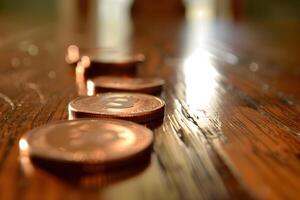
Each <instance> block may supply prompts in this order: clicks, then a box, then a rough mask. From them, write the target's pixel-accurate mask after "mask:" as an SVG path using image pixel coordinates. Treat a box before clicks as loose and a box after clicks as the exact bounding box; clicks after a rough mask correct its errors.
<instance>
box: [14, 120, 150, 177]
mask: <svg viewBox="0 0 300 200" xmlns="http://www.w3.org/2000/svg"><path fill="white" fill-rule="evenodd" d="M152 141H153V134H152V131H151V130H149V129H147V128H145V127H143V126H141V125H138V124H135V123H132V122H128V121H122V120H113V119H81V120H70V121H61V122H56V123H50V124H48V125H45V126H41V127H39V128H36V129H34V130H32V131H29V132H28V133H26V134H25V135H24V136H23V137H22V139H21V140H20V142H19V147H20V150H21V155H26V156H29V157H30V158H32V159H36V160H39V161H40V162H41V163H43V162H44V163H48V166H49V165H51V167H53V168H55V167H57V168H58V169H61V170H64V169H70V170H71V171H72V170H74V171H83V172H93V171H98V170H101V169H110V168H116V167H118V166H125V165H130V164H134V163H135V162H139V160H140V159H142V158H143V159H144V158H147V157H148V159H149V156H150V153H151V148H152Z"/></svg>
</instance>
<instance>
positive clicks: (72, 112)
mask: <svg viewBox="0 0 300 200" xmlns="http://www.w3.org/2000/svg"><path fill="white" fill-rule="evenodd" d="M104 94H106V95H107V94H127V95H128V94H129V95H142V96H148V97H151V98H155V99H156V100H158V101H159V102H160V103H161V105H160V106H159V107H158V108H156V109H153V110H150V111H147V112H141V113H133V114H126V113H125V114H113V113H112V114H107V113H99V112H86V111H82V110H79V109H76V108H74V107H72V103H74V102H75V101H76V100H78V99H80V98H91V97H96V96H100V95H95V96H80V97H77V98H75V99H73V100H72V101H71V102H70V103H69V104H68V111H69V115H72V117H75V118H77V117H76V115H80V114H81V115H87V116H93V117H97V116H98V118H110V119H111V118H114V119H124V118H128V120H130V119H132V121H135V120H136V121H135V122H138V123H142V122H147V121H152V120H155V119H157V118H159V117H160V116H161V117H163V116H164V112H165V106H166V104H165V101H164V100H163V99H161V98H158V97H156V96H153V95H148V94H143V93H129V92H107V93H103V94H101V95H104ZM153 115H155V116H157V117H154V118H153V117H151V116H153ZM89 118H90V117H89ZM136 118H138V119H139V118H143V119H144V118H149V120H143V119H141V120H138V119H136Z"/></svg>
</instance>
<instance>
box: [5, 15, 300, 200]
mask: <svg viewBox="0 0 300 200" xmlns="http://www.w3.org/2000/svg"><path fill="white" fill-rule="evenodd" d="M62 13H63V12H61V13H60V14H62ZM136 15H137V16H134V18H133V21H130V17H128V18H127V21H126V20H125V22H126V23H127V24H126V23H125V22H124V21H122V23H120V22H119V23H118V20H116V21H114V23H115V24H114V23H112V26H113V27H110V31H111V30H115V32H114V34H116V36H115V37H114V35H113V36H109V34H108V35H107V34H106V33H107V32H105V30H103V28H102V27H103V26H107V24H105V23H104V24H102V25H101V26H100V28H99V26H93V23H86V21H88V20H90V19H91V18H92V17H95V16H92V17H91V16H90V15H84V14H81V15H79V17H78V18H76V19H77V20H78V19H79V20H78V21H76V19H74V18H68V17H65V16H64V15H63V14H62V15H61V16H60V17H56V18H53V19H49V20H48V19H46V20H44V21H43V20H42V19H38V18H36V19H30V20H29V19H20V18H18V19H17V20H16V18H15V17H14V16H10V15H9V14H8V15H1V17H0V24H1V33H0V36H1V37H0V80H1V81H0V199H3V200H4V199H5V200H6V199H299V198H300V145H299V144H300V141H299V138H300V123H299V122H300V106H299V103H300V87H299V86H300V68H299V64H300V60H299V52H300V45H299V44H300V39H299V31H300V25H299V23H297V22H295V21H288V20H287V21H260V22H256V23H250V22H248V21H242V22H235V21H218V20H214V19H209V18H203V19H198V20H195V19H194V18H192V17H191V18H189V19H186V18H183V17H182V16H180V15H178V16H172V17H165V18H159V17H157V18H152V17H148V18H147V17H142V16H138V15H139V13H137V14H136ZM46 22H47V23H46ZM126 27H127V29H124V28H126ZM128 27H129V28H128ZM130 27H131V28H130ZM101 28H102V29H101ZM2 30H3V31H2ZM97 31H100V33H101V34H100V35H101V37H99V35H98V36H97V33H98V32H97ZM110 34H112V33H111V32H110ZM99 38H100V39H99ZM110 40H112V43H113V44H115V43H118V42H119V43H120V46H121V47H120V48H124V49H126V50H128V51H131V52H143V53H144V54H145V55H146V58H147V59H146V62H145V64H144V65H143V66H141V67H140V69H139V75H140V76H159V77H162V78H164V79H165V81H166V84H165V88H164V91H163V93H162V94H161V98H163V99H164V100H165V101H166V105H167V106H166V113H165V117H164V122H163V124H162V125H161V126H159V127H157V128H155V129H154V133H155V141H154V150H153V153H152V158H151V162H150V164H149V165H147V166H146V167H145V168H144V169H143V170H141V171H139V172H138V173H134V174H133V175H130V176H125V177H123V176H120V177H118V178H117V179H116V180H115V179H114V180H113V181H110V180H109V178H105V177H104V178H103V177H101V176H97V175H96V176H94V177H89V178H87V179H84V180H83V181H82V182H80V184H78V183H77V184H74V183H71V182H69V181H66V180H65V179H64V178H62V177H59V176H56V175H54V174H52V173H51V172H49V171H47V170H45V169H43V168H40V167H36V166H34V165H31V164H30V162H28V160H23V159H21V157H19V149H18V141H19V139H20V137H21V136H22V135H23V134H24V133H25V132H26V131H28V130H31V129H33V128H34V127H38V126H40V125H43V124H46V123H48V122H50V121H57V120H60V119H66V118H67V116H68V114H67V104H68V102H69V101H70V100H72V99H74V98H75V97H76V96H78V95H79V93H78V86H77V84H76V77H75V74H74V70H73V69H72V67H70V66H68V65H67V64H66V63H65V60H64V56H65V53H66V48H67V46H68V45H70V44H74V43H75V44H79V45H82V44H84V45H86V46H88V47H90V46H92V45H91V44H93V45H94V46H97V45H98V46H101V45H102V46H103V44H104V45H105V44H106V43H107V44H108V45H110V44H109V41H110ZM120 41H121V42H120ZM95 44H96V45H95Z"/></svg>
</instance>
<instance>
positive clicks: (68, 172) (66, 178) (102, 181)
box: [30, 155, 151, 188]
mask: <svg viewBox="0 0 300 200" xmlns="http://www.w3.org/2000/svg"><path fill="white" fill-rule="evenodd" d="M30 160H31V162H32V164H33V165H34V166H35V167H38V168H39V169H41V170H43V171H46V172H47V173H50V174H51V175H53V176H55V177H56V178H58V179H59V180H61V181H62V182H64V183H66V184H67V185H71V186H75V187H85V188H93V187H97V188H99V187H100V188H101V187H106V186H108V185H111V184H113V183H117V182H121V181H124V180H126V179H129V178H132V177H135V176H137V175H139V174H140V173H142V172H143V171H144V170H145V169H146V168H148V166H149V165H150V162H151V156H150V155H149V156H143V157H142V158H139V160H136V161H134V162H132V163H130V164H128V163H127V164H124V165H120V166H118V167H112V168H102V167H101V168H99V167H97V166H84V167H85V169H83V168H82V167H81V168H80V169H78V167H77V168H76V167H75V168H69V167H66V165H64V164H62V163H55V164H54V163H52V162H51V161H50V162H49V161H47V160H42V159H39V158H34V157H33V158H31V159H30Z"/></svg>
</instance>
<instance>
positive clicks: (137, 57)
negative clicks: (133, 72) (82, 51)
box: [89, 52, 145, 69]
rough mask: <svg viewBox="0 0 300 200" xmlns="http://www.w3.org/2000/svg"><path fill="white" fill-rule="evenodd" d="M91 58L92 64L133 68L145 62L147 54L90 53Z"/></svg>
mask: <svg viewBox="0 0 300 200" xmlns="http://www.w3.org/2000/svg"><path fill="white" fill-rule="evenodd" d="M89 57H90V60H91V66H93V65H97V66H103V67H109V66H110V67H113V68H123V69H124V68H126V69H128V68H133V67H136V66H137V65H138V64H140V63H142V62H144V60H145V56H144V55H143V54H133V55H128V54H123V53H118V52H115V53H112V52H108V53H105V52H103V53H101V54H97V55H89Z"/></svg>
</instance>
